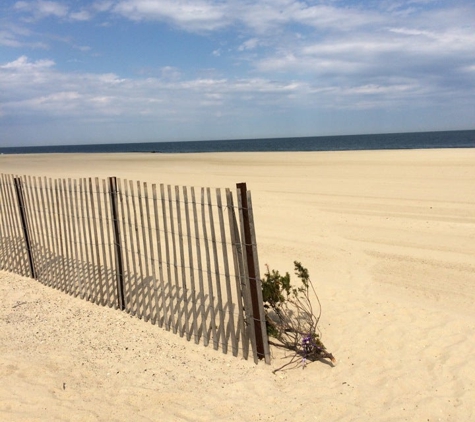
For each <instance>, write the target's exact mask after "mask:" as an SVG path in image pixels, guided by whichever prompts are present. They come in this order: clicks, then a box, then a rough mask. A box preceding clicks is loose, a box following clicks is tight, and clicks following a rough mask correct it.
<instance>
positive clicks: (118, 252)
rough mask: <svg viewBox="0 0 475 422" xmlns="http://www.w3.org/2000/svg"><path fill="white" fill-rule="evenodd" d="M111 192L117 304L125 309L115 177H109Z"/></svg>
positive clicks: (121, 308)
mask: <svg viewBox="0 0 475 422" xmlns="http://www.w3.org/2000/svg"><path fill="white" fill-rule="evenodd" d="M109 194H110V201H111V212H112V224H113V226H114V245H115V262H116V271H117V302H118V303H117V305H118V307H119V309H120V310H122V311H123V310H124V309H125V295H124V270H123V263H122V247H121V242H120V230H119V219H118V214H119V213H118V210H117V208H118V206H117V179H116V178H115V177H109Z"/></svg>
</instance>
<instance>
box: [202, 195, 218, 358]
mask: <svg viewBox="0 0 475 422" xmlns="http://www.w3.org/2000/svg"><path fill="white" fill-rule="evenodd" d="M201 216H202V220H201V223H202V226H203V240H204V246H205V258H206V275H207V279H208V297H209V313H210V317H211V322H210V330H211V336H212V338H213V347H214V348H215V350H217V349H218V347H219V343H218V335H217V330H216V312H215V311H216V308H215V306H214V289H213V275H212V272H211V257H210V252H209V239H208V229H207V227H206V204H205V189H204V188H201Z"/></svg>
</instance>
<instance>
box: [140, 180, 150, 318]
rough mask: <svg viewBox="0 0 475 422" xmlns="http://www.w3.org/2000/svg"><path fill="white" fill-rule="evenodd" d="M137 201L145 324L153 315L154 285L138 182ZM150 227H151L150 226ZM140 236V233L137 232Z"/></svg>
mask: <svg viewBox="0 0 475 422" xmlns="http://www.w3.org/2000/svg"><path fill="white" fill-rule="evenodd" d="M143 188H144V190H145V189H146V188H147V185H146V183H144V186H143ZM137 200H138V209H139V216H140V227H141V232H142V254H140V256H139V259H140V260H142V258H143V275H142V289H141V291H142V314H143V319H144V321H145V322H148V320H149V319H150V315H151V309H150V306H151V294H150V290H151V289H152V286H153V283H152V281H151V275H150V269H149V252H148V242H147V240H148V234H149V231H148V230H147V229H146V228H145V212H144V208H145V207H146V206H145V204H144V201H145V198H144V196H143V195H142V183H141V182H137ZM148 227H150V225H149V226H148ZM137 233H138V234H139V231H138V230H137Z"/></svg>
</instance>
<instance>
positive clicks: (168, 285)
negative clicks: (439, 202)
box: [160, 184, 176, 334]
mask: <svg viewBox="0 0 475 422" xmlns="http://www.w3.org/2000/svg"><path fill="white" fill-rule="evenodd" d="M160 198H161V202H162V217H163V233H164V240H165V263H166V266H167V280H166V291H165V297H166V298H167V314H168V318H167V319H166V320H165V328H166V329H167V330H170V327H172V328H173V329H175V318H174V316H173V315H174V312H173V311H174V310H173V300H172V297H173V296H172V295H173V291H172V283H171V280H172V273H171V264H170V245H169V242H168V223H167V206H166V197H165V186H164V185H163V184H161V185H160ZM173 332H174V333H175V334H176V331H173Z"/></svg>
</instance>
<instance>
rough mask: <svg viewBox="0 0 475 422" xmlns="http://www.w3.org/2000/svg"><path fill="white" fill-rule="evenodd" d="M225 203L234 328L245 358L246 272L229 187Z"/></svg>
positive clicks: (247, 336)
mask: <svg viewBox="0 0 475 422" xmlns="http://www.w3.org/2000/svg"><path fill="white" fill-rule="evenodd" d="M226 203H227V206H228V217H229V226H230V227H231V243H232V249H233V261H234V273H235V274H236V276H235V282H236V290H237V292H238V298H237V300H238V304H237V307H238V311H239V320H238V325H237V327H236V328H239V329H240V335H239V334H237V335H236V337H237V338H238V340H239V338H241V345H242V351H243V356H244V359H247V358H248V356H249V330H248V321H247V318H246V315H245V314H244V307H245V306H247V303H248V300H247V299H246V296H247V295H246V282H245V280H246V274H245V266H244V260H243V253H242V245H241V239H240V233H239V226H238V222H237V218H236V212H235V208H234V201H233V197H232V193H231V191H230V190H229V189H226Z"/></svg>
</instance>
